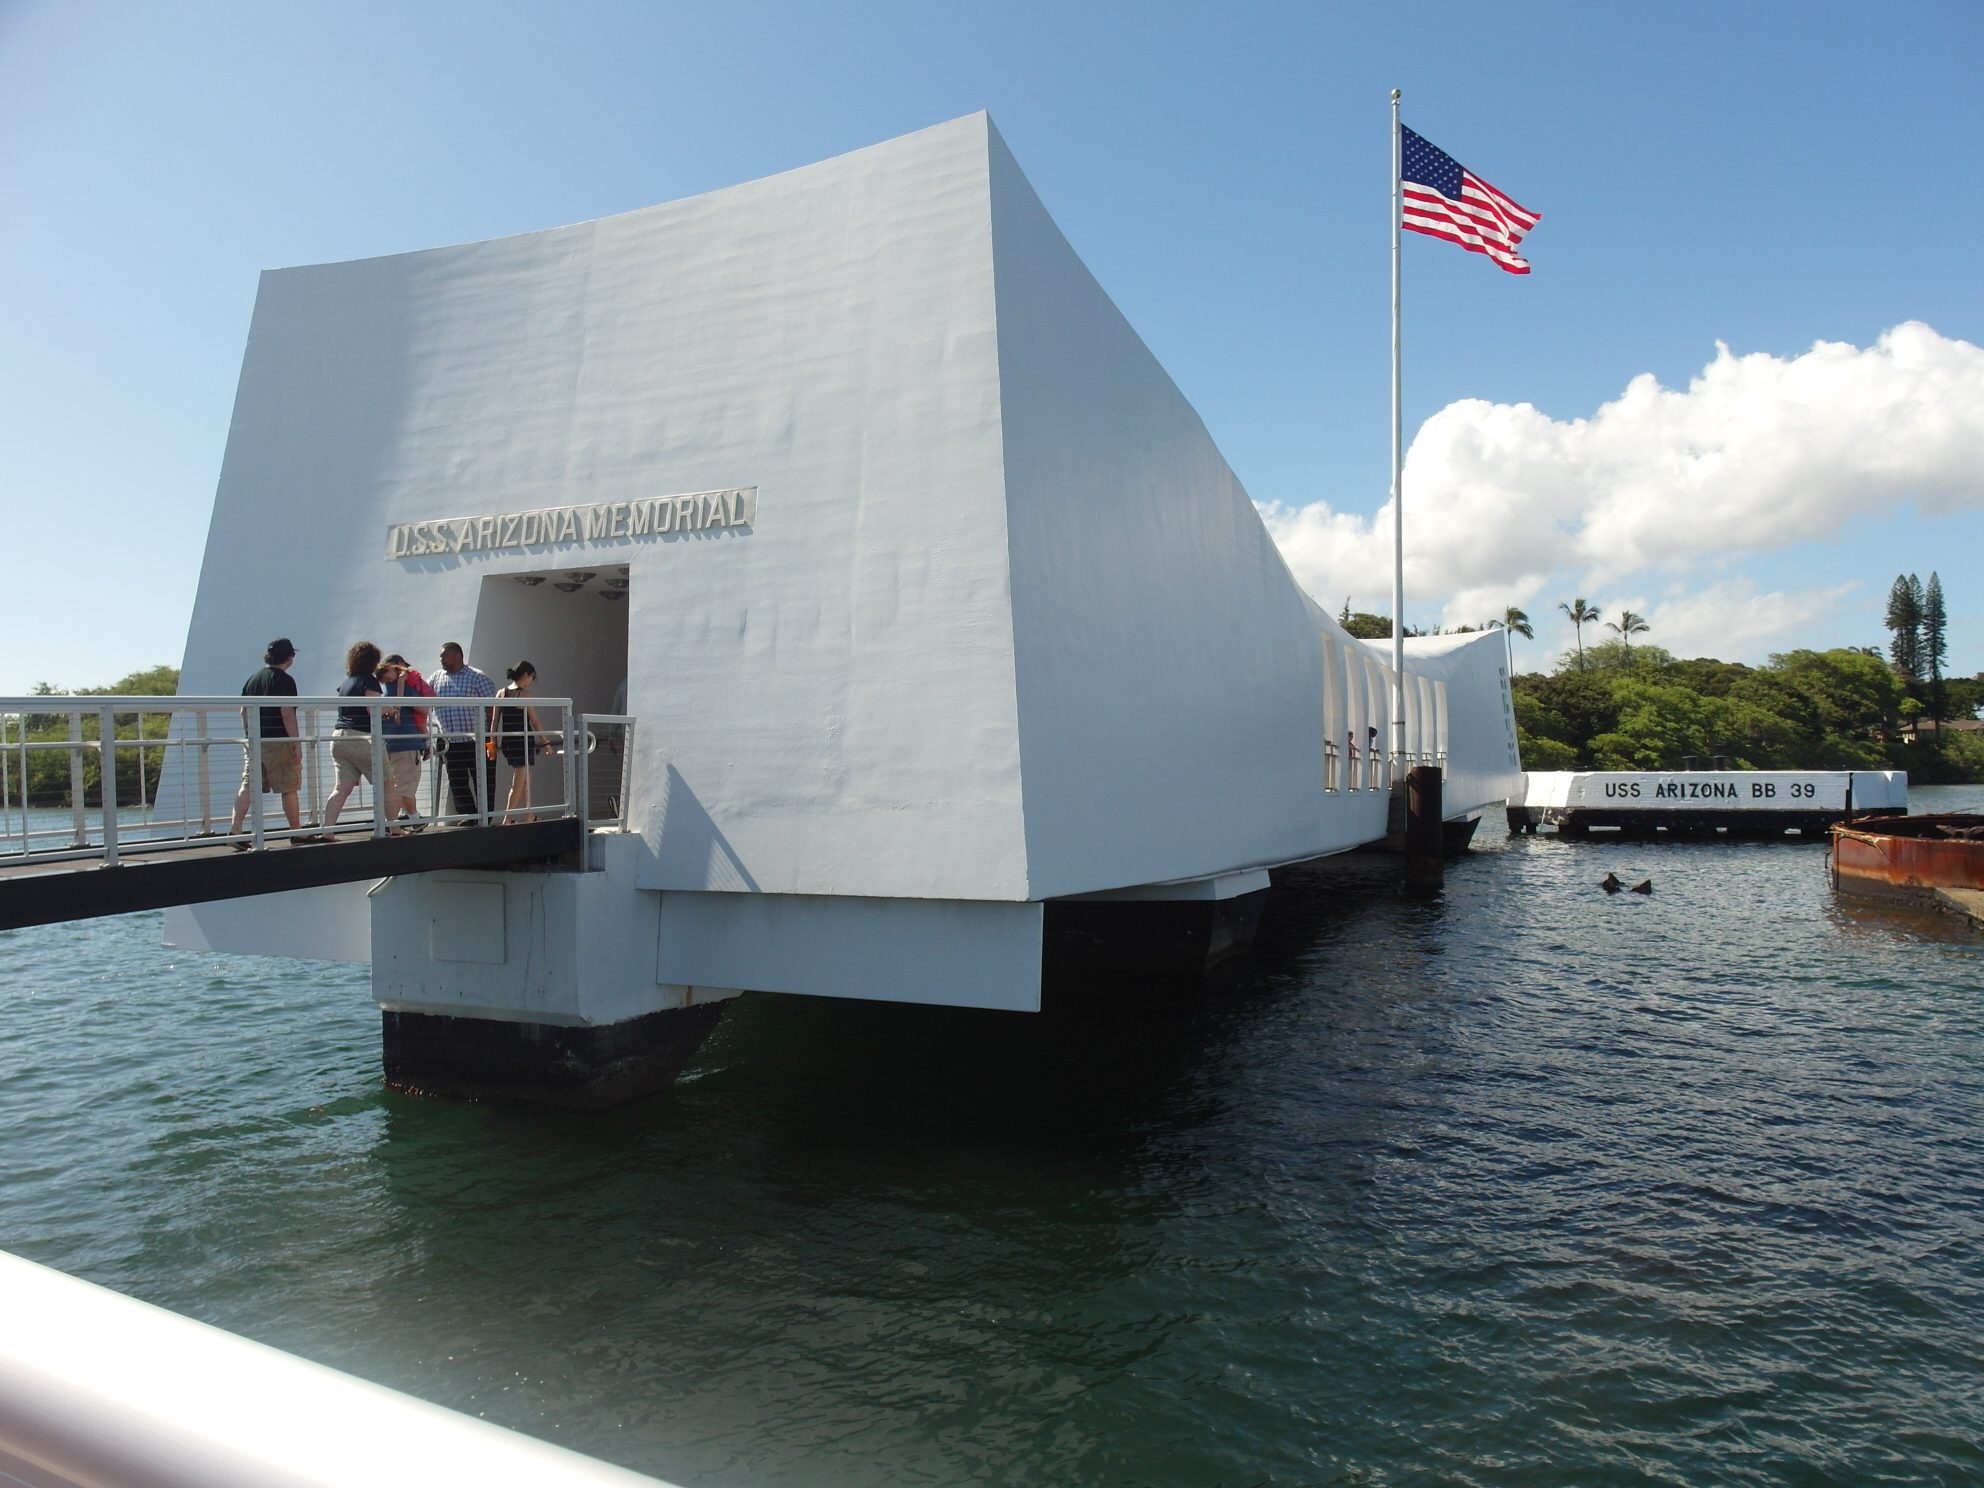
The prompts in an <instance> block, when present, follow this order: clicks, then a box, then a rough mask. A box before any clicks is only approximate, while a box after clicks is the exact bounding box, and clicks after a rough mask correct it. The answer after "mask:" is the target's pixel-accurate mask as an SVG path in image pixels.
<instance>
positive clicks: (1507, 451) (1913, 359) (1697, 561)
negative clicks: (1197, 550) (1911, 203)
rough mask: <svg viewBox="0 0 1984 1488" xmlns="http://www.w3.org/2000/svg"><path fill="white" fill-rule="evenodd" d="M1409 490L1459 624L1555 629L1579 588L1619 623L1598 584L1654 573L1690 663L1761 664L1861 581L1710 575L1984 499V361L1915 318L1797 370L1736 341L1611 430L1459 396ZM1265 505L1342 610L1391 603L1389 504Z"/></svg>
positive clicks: (1307, 578) (1415, 566) (1414, 564)
mask: <svg viewBox="0 0 1984 1488" xmlns="http://www.w3.org/2000/svg"><path fill="white" fill-rule="evenodd" d="M1405 490H1406V554H1407V557H1406V572H1405V581H1406V587H1407V592H1408V594H1409V595H1425V596H1437V597H1438V598H1437V601H1436V602H1437V603H1438V604H1439V605H1440V606H1441V607H1442V608H1441V620H1442V623H1444V624H1462V623H1472V622H1475V621H1479V620H1481V619H1484V618H1487V617H1490V616H1495V615H1499V614H1500V613H1501V612H1502V609H1503V607H1504V606H1506V605H1510V604H1515V605H1521V606H1523V607H1524V608H1526V609H1528V610H1529V611H1530V614H1531V616H1532V618H1536V619H1539V620H1540V619H1545V618H1549V617H1547V616H1544V615H1539V614H1538V611H1539V609H1543V610H1545V611H1553V610H1554V608H1555V603H1554V597H1555V596H1557V595H1559V594H1561V593H1566V592H1572V591H1575V590H1582V591H1584V592H1586V593H1587V594H1588V595H1589V596H1590V597H1591V598H1592V599H1593V600H1594V602H1600V603H1601V604H1602V606H1603V607H1605V608H1606V609H1607V612H1608V613H1611V611H1612V610H1613V609H1614V608H1616V607H1617V606H1618V605H1619V604H1620V603H1621V601H1619V600H1618V599H1617V597H1616V596H1615V595H1609V596H1608V597H1607V598H1606V599H1604V600H1601V598H1600V596H1599V594H1598V593H1596V592H1594V591H1597V590H1600V589H1606V590H1615V589H1618V588H1621V587H1623V585H1624V584H1625V583H1626V582H1628V581H1630V580H1632V579H1634V577H1635V576H1639V575H1644V576H1646V577H1647V578H1652V579H1658V580H1661V581H1662V582H1660V583H1656V584H1654V585H1652V586H1650V587H1652V588H1656V589H1664V590H1667V591H1670V592H1668V593H1666V594H1665V595H1664V596H1661V595H1655V596H1652V597H1646V598H1644V600H1643V602H1642V603H1632V602H1631V601H1625V602H1624V603H1625V604H1627V605H1628V606H1629V607H1630V608H1633V609H1637V610H1640V611H1641V613H1643V614H1645V615H1646V616H1647V617H1648V619H1650V620H1652V621H1653V622H1654V623H1655V627H1656V632H1657V634H1656V635H1655V636H1654V637H1651V639H1657V640H1658V641H1659V643H1660V644H1662V645H1665V646H1667V647H1668V648H1669V649H1670V650H1673V651H1674V652H1675V653H1676V654H1677V655H1692V654H1722V655H1737V654H1742V653H1743V652H1744V651H1746V650H1747V651H1752V652H1754V650H1755V648H1756V647H1758V646H1763V647H1765V648H1768V645H1769V643H1770V642H1772V641H1774V640H1775V641H1782V640H1784V639H1786V638H1788V637H1790V636H1792V635H1794V634H1795V633H1796V631H1797V628H1798V624H1799V619H1798V618H1793V617H1802V618H1811V617H1813V616H1817V615H1821V614H1823V613H1824V612H1825V611H1826V609H1827V607H1828V606H1830V605H1834V604H1836V603H1837V601H1838V599H1839V597H1840V594H1841V593H1842V591H1841V590H1838V589H1827V590H1812V591H1808V592H1803V593H1771V594H1763V595H1758V594H1755V593H1753V592H1751V590H1750V589H1749V588H1748V587H1747V586H1746V584H1745V583H1744V582H1743V581H1741V580H1728V579H1725V578H1723V577H1721V576H1720V575H1719V574H1708V575H1697V574H1695V573H1694V572H1693V571H1694V570H1695V569H1696V568H1698V567H1699V566H1702V565H1709V566H1711V567H1714V566H1717V565H1719V564H1720V563H1721V562H1722V561H1723V560H1728V559H1737V560H1740V559H1741V558H1742V557H1743V556H1744V555H1746V554H1750V555H1753V554H1762V553H1767V552H1772V551H1775V550H1778V549H1781V548H1787V547H1790V546H1793V545H1795V544H1797V543H1801V542H1808V541H1814V540H1821V541H1822V540H1824V539H1827V538H1829V537H1835V536H1837V535H1839V533H1840V532H1841V530H1842V529H1843V528H1844V527H1845V525H1846V524H1847V523H1848V522H1849V521H1851V520H1852V519H1854V518H1856V517H1859V516H1863V515H1868V514H1882V513H1885V512H1887V511H1888V510H1890V509H1892V508H1896V507H1902V506H1908V505H1913V506H1914V507H1916V508H1917V509H1918V510H1921V511H1923V512H1927V513H1931V514H1940V513H1948V512H1954V511H1961V510H1977V509H1984V350H1980V349H1979V348H1978V347H1976V346H1973V345H1971V344H1970V343H1968V342H1965V341H1958V340H1952V339H1950V338H1947V337H1944V336H1942V335H1939V334H1938V333H1937V332H1936V331H1934V330H1933V329H1931V328H1930V327H1928V326H1926V325H1923V324H1921V323H1919V322H1915V321H1910V322H1908V323H1906V324H1903V325H1898V326H1896V327H1895V328H1894V329H1892V330H1890V331H1888V332H1886V333H1885V334H1883V335H1882V336H1881V338H1880V339H1879V341H1878V342H1876V343H1875V345H1873V346H1871V347H1867V348H1864V349H1863V348H1859V347H1854V346H1848V345H1845V344H1843V343H1839V342H1820V343H1818V344H1817V345H1815V346H1814V347H1812V349H1811V350H1810V351H1807V352H1805V353H1803V354H1802V355H1799V356H1795V357H1789V358H1785V357H1775V356H1770V355H1766V354H1761V353H1758V354H1751V355H1747V356H1738V355H1736V354H1734V353H1733V352H1731V351H1730V350H1729V348H1728V347H1727V346H1722V345H1718V346H1717V348H1716V354H1715V357H1714V359H1713V360H1712V361H1710V362H1709V364H1708V365H1707V366H1706V367H1704V368H1703V369H1702V371H1701V373H1700V375H1698V376H1697V377H1695V378H1694V379H1693V380H1692V381H1691V382H1690V383H1689V384H1688V386H1687V387H1686V388H1685V389H1679V390H1677V389H1671V388H1664V387H1662V386H1660V384H1659V383H1658V382H1656V381H1655V380H1654V378H1653V377H1652V376H1651V375H1650V374H1647V375H1642V376H1640V377H1636V378H1634V379H1633V381H1632V382H1631V383H1629V384H1628V385H1627V387H1626V389H1625V391H1624V392H1623V393H1622V394H1621V395H1620V397H1619V398H1618V399H1616V400H1615V401H1613V402H1610V403H1607V404H1605V405H1604V406H1602V407H1601V408H1599V409H1598V411H1597V412H1596V413H1594V414H1593V415H1592V416H1591V417H1590V418H1584V419H1571V420H1559V419H1552V418H1549V417H1547V416H1546V415H1544V414H1543V413H1541V412H1539V411H1538V410H1537V409H1535V408H1534V407H1532V406H1531V405H1529V404H1526V403H1524V404H1515V405H1509V404H1497V403H1486V402H1481V401H1479V400H1467V401H1463V402H1459V403H1453V404H1450V405H1448V406H1447V407H1446V408H1443V409H1441V410H1440V411H1439V412H1438V413H1436V414H1434V415H1433V417H1431V418H1430V419H1428V420H1427V421H1426V422H1425V424H1423V425H1422V426H1421V427H1420V430H1419V433H1418V435H1417V437H1416V438H1415V439H1414V440H1413V442H1412V448H1411V450H1410V452H1409V453H1408V454H1407V456H1406V465H1405ZM1261 515H1262V517H1263V519H1264V520H1265V521H1266V522H1267V524H1268V529H1269V531H1270V532H1272V533H1273V534H1274V538H1275V541H1276V542H1277V543H1279V544H1280V546H1281V550H1282V553H1283V554H1284V555H1285V556H1286V558H1287V559H1288V563H1289V567H1290V568H1291V569H1293V570H1294V572H1295V576H1296V578H1297V579H1298V580H1300V581H1301V582H1302V583H1303V584H1304V585H1305V586H1306V587H1307V588H1308V589H1309V590H1310V592H1311V593H1312V594H1314V595H1316V596H1317V598H1318V600H1319V601H1320V602H1321V603H1323V604H1324V605H1326V606H1327V607H1329V608H1331V609H1335V608H1336V607H1337V605H1338V604H1340V603H1341V602H1342V599H1343V597H1344V596H1345V595H1353V596H1355V597H1356V600H1357V607H1358V608H1360V609H1362V608H1372V607H1376V608H1389V604H1388V602H1386V600H1385V596H1387V595H1388V594H1389V592H1390V588H1391V584H1390V574H1391V506H1390V503H1389V502H1387V503H1386V505H1385V506H1384V507H1383V508H1382V509H1381V510H1380V511H1379V512H1377V513H1376V514H1375V515H1374V516H1370V517H1365V516H1360V515H1357V514H1355V513H1351V512H1339V511H1333V510H1331V509H1330V507H1329V505H1328V504H1327V503H1326V502H1316V503H1314V504H1311V505H1309V506H1304V507H1286V506H1281V505H1278V504H1273V503H1270V504H1267V505H1264V506H1263V507H1262V508H1261ZM1378 575H1382V576H1383V578H1382V580H1377V581H1375V582H1374V579H1375V576H1378ZM1546 586H1548V593H1549V594H1550V595H1551V596H1552V598H1551V599H1550V600H1549V601H1548V602H1544V601H1543V600H1542V598H1541V597H1542V596H1543V595H1544V594H1545V592H1546ZM1639 587H1642V588H1645V587H1649V586H1647V585H1645V584H1644V583H1642V584H1641V585H1640V586H1639ZM1431 608H1432V605H1430V604H1428V605H1425V606H1423V607H1422V606H1421V605H1419V604H1418V603H1411V604H1410V607H1409V611H1408V612H1409V613H1419V614H1424V613H1426V612H1427V611H1430V610H1431ZM1555 618H1557V619H1561V618H1562V617H1561V616H1556V617H1555ZM1564 629H1565V631H1566V635H1567V636H1568V626H1566V627H1564ZM1601 634H1603V633H1602V632H1601ZM1538 639H1539V641H1541V640H1543V639H1544V638H1543V636H1542V635H1541V634H1539V637H1538Z"/></svg>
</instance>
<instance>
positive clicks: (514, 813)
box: [229, 636, 556, 852]
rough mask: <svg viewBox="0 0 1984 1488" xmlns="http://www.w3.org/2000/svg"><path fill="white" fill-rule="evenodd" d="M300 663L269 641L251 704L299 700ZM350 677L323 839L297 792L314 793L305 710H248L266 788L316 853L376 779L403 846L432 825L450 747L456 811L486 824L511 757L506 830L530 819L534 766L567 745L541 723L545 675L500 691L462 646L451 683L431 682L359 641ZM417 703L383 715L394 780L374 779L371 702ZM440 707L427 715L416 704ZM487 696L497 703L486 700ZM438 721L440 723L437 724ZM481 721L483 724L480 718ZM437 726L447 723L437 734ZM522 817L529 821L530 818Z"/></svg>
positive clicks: (284, 642) (451, 655)
mask: <svg viewBox="0 0 1984 1488" xmlns="http://www.w3.org/2000/svg"><path fill="white" fill-rule="evenodd" d="M295 661H296V647H295V646H294V645H293V644H291V642H290V640H289V638H288V637H287V636H278V637H277V638H276V639H275V640H273V641H271V642H269V644H268V648H267V649H266V650H265V651H263V653H262V669H261V670H260V671H258V672H256V673H255V675H254V676H252V677H250V678H249V679H248V680H247V681H246V682H245V683H243V684H242V687H241V694H242V696H243V697H256V698H263V699H272V700H273V699H281V698H285V697H291V698H293V697H295V696H296V695H297V691H296V682H295V680H294V679H293V678H292V677H291V676H290V675H289V670H290V667H291V666H292V665H294V664H295ZM344 670H345V678H344V681H343V682H342V683H340V684H339V685H338V689H337V693H338V696H339V697H341V698H346V699H349V700H350V701H348V702H347V703H346V704H345V705H344V706H342V707H340V708H339V709H338V713H337V722H336V726H335V727H334V728H333V729H332V731H331V759H332V761H333V763H334V764H335V765H336V767H337V786H336V788H335V789H334V790H333V791H332V792H331V795H330V798H329V799H328V800H327V801H325V803H324V810H323V814H322V816H321V817H320V819H319V820H320V822H321V828H322V829H321V830H319V831H315V832H309V833H306V832H304V831H303V820H302V811H301V808H300V805H299V802H298V794H299V792H300V791H301V789H302V784H303V747H302V742H301V738H300V735H299V733H298V730H297V725H296V708H295V706H294V705H293V704H284V703H282V702H280V701H268V702H264V703H263V704H262V705H261V706H260V707H259V708H257V709H253V710H249V711H253V712H256V713H258V714H259V719H257V720H255V721H252V722H251V723H250V726H249V732H250V733H251V734H252V735H254V736H255V737H256V738H257V739H258V740H259V743H260V750H261V788H262V789H263V790H264V791H265V792H269V793H271V794H274V795H276V796H279V797H280V798H281V800H282V810H283V816H284V817H285V818H286V819H287V820H288V822H289V826H290V830H291V831H292V832H293V833H295V834H297V835H294V836H292V837H291V838H290V841H291V842H292V843H293V844H296V845H300V846H307V845H310V844H313V843H322V842H331V841H334V840H335V839H334V838H333V837H331V836H330V835H329V832H328V829H329V828H331V827H334V826H336V825H337V820H338V816H339V814H340V813H341V812H342V811H343V810H344V805H345V802H346V801H347V800H348V799H349V798H350V796H351V793H352V792H353V791H354V790H356V789H357V788H358V783H359V781H361V780H367V781H371V782H372V786H373V789H374V790H377V791H380V792H382V793H383V794H384V796H385V799H386V819H387V821H388V822H389V823H391V825H390V826H388V828H387V831H388V833H389V834H390V835H391V836H394V837H404V836H406V835H407V833H408V832H417V831H419V830H421V828H422V827H423V826H424V825H425V823H423V822H422V821H421V819H420V809H419V802H418V799H417V798H418V795H419V788H420V775H421V767H422V765H423V764H424V763H425V762H426V761H427V760H429V759H431V758H432V757H433V754H434V748H435V745H436V743H438V744H439V746H440V751H441V760H442V767H443V769H444V770H445V771H446V773H447V777H448V790H449V794H450V796H451V797H452V799H453V802H454V808H455V814H456V815H458V816H463V817H475V816H477V815H478V813H479V812H480V810H481V806H482V803H483V802H485V801H487V802H490V803H491V804H492V806H493V803H494V801H495V797H496V760H497V757H498V756H499V755H500V756H501V757H502V759H503V760H504V762H505V763H507V764H508V765H509V766H510V772H511V773H510V791H509V796H508V798H507V800H506V802H505V805H504V819H505V820H506V821H515V820H526V821H528V820H530V819H531V818H530V816H529V815H528V811H529V807H530V766H531V764H532V762H533V760H534V759H535V757H536V756H537V755H539V754H541V753H549V752H550V751H551V750H552V749H553V748H555V747H556V744H555V742H554V741H553V740H551V739H550V738H548V737H547V736H546V735H545V733H544V730H543V728H542V726H541V725H540V724H539V722H538V717H537V710H536V709H535V708H533V707H532V706H531V705H530V703H529V701H528V699H529V698H530V696H531V692H532V689H533V688H534V687H535V686H536V685H537V668H536V667H534V666H532V665H531V664H530V663H529V662H528V661H520V662H518V663H517V664H516V665H515V666H513V667H507V668H505V669H504V674H503V675H504V679H505V681H504V685H503V686H502V687H500V688H499V687H497V685H496V684H495V683H494V682H493V681H492V680H491V679H490V678H489V676H488V674H487V673H485V672H482V671H480V670H478V669H477V668H475V667H472V666H470V665H469V664H468V657H467V655H466V654H465V653H464V652H463V650H462V647H461V643H460V642H459V641H449V642H448V643H447V644H446V645H444V646H443V647H442V648H441V675H440V676H439V677H438V678H437V679H435V681H433V682H432V683H429V681H428V680H427V679H426V678H425V677H423V676H421V674H420V673H419V671H418V670H416V669H415V668H414V667H413V666H412V665H411V664H409V663H408V661H407V659H406V658H405V657H404V656H401V655H400V654H399V653H398V652H394V653H392V654H390V655H383V654H382V653H381V652H380V650H379V647H378V646H376V645H375V644H373V643H372V642H371V641H359V642H357V643H356V644H355V645H353V646H352V647H351V648H350V649H349V650H347V651H346V652H345V657H344ZM374 697H379V698H396V699H406V701H404V702H400V703H396V704H393V705H390V706H384V707H381V708H380V709H379V710H378V711H379V713H380V715H381V717H380V732H381V734H383V735H384V739H385V746H386V765H387V768H386V770H385V771H384V775H385V779H383V780H375V779H374V778H373V774H374V767H373V754H372V717H371V715H372V711H373V710H372V709H370V708H368V707H367V706H366V705H365V703H364V701H363V700H364V699H366V698H374ZM428 698H431V699H433V702H434V705H433V707H431V708H429V707H424V706H422V705H421V703H420V702H418V701H415V700H417V699H428ZM483 699H487V700H488V701H486V702H484V701H482V700H483ZM430 715H432V716H431V718H430ZM478 715H479V716H478ZM430 723H431V724H433V725H437V726H438V737H437V734H436V732H435V731H434V730H433V729H430ZM254 777H255V765H254V760H253V759H252V758H251V759H250V760H249V761H248V762H247V763H246V764H245V765H244V766H243V768H242V772H241V789H240V792H239V793H238V794H237V795H236V796H235V799H234V821H233V825H232V826H231V827H230V829H229V835H231V836H235V837H239V836H240V835H241V829H242V824H243V823H244V822H245V821H246V820H247V817H248V808H249V805H250V803H251V802H252V800H253V798H254V791H255V778H254ZM519 813H523V815H521V816H520V815H519ZM249 846H250V844H249V843H247V842H236V843H235V844H234V850H235V851H236V852H246V851H247V850H248V848H249Z"/></svg>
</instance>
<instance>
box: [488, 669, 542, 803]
mask: <svg viewBox="0 0 1984 1488" xmlns="http://www.w3.org/2000/svg"><path fill="white" fill-rule="evenodd" d="M503 675H504V676H505V677H507V678H508V679H509V681H508V683H507V684H506V685H505V686H504V688H503V690H502V691H501V692H499V693H497V694H496V702H497V707H496V737H497V738H498V739H500V740H501V741H502V744H503V758H504V759H505V760H506V761H508V762H509V766H510V799H509V803H508V809H507V810H506V811H505V812H504V815H503V819H504V820H505V821H517V820H522V821H536V820H537V818H536V817H534V816H524V817H521V818H519V817H518V816H517V814H516V813H517V812H519V811H526V810H528V808H529V806H530V767H531V757H532V756H533V755H535V754H540V753H543V754H549V753H550V752H551V741H550V740H549V739H547V738H545V737H544V732H543V728H542V726H541V725H540V724H539V723H538V721H537V709H535V708H533V707H531V705H530V704H529V703H527V702H524V701H523V699H525V698H527V697H529V696H530V690H531V688H532V687H534V686H535V685H536V684H537V668H536V667H534V666H532V665H531V664H530V663H529V662H527V661H520V662H518V663H517V664H516V665H515V666H513V667H505V668H504V669H503Z"/></svg>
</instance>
